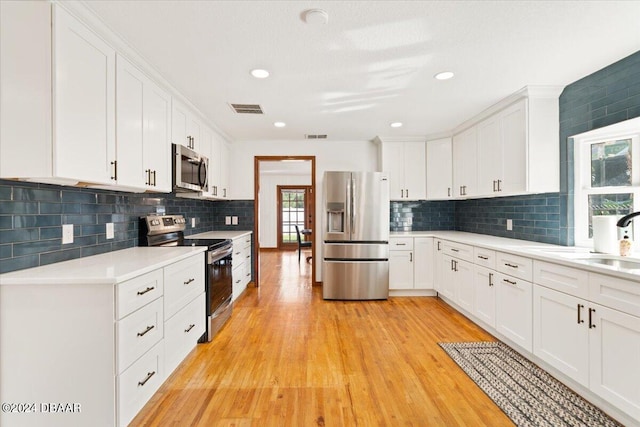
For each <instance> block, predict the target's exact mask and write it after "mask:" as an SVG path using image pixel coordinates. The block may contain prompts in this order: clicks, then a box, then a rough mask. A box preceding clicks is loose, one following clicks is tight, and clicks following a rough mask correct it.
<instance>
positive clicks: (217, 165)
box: [202, 126, 229, 199]
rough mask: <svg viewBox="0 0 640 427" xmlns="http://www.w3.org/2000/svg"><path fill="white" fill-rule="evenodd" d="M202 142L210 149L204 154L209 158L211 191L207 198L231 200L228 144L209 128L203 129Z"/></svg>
mask: <svg viewBox="0 0 640 427" xmlns="http://www.w3.org/2000/svg"><path fill="white" fill-rule="evenodd" d="M202 140H203V143H204V145H205V146H206V147H207V148H208V151H207V152H206V153H202V154H204V155H205V156H207V157H208V158H209V191H208V192H207V193H206V197H207V198H210V199H228V198H229V194H228V193H229V177H228V167H227V162H228V161H229V152H228V148H227V144H226V143H225V142H224V141H223V140H222V139H221V138H220V136H219V135H218V134H217V133H216V132H214V131H213V130H212V129H210V128H208V127H206V126H205V127H203V128H202Z"/></svg>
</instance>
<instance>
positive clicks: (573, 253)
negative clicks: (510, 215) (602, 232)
mask: <svg viewBox="0 0 640 427" xmlns="http://www.w3.org/2000/svg"><path fill="white" fill-rule="evenodd" d="M390 237H435V238H438V239H443V240H449V241H453V242H458V243H464V244H468V245H472V246H478V247H482V248H486V249H492V250H496V251H502V252H507V253H512V254H516V255H522V256H525V257H528V258H532V259H538V260H541V261H548V262H553V263H556V264H561V265H566V266H568V267H574V268H580V269H582V270H587V271H592V272H595V273H601V274H608V275H611V276H616V277H620V278H623V279H628V280H634V281H638V282H639V283H640V269H623V268H618V267H614V266H609V265H603V264H593V263H589V262H587V261H586V259H588V258H593V257H597V256H604V257H608V256H609V255H608V254H595V253H592V252H591V248H583V247H577V246H560V245H551V244H548V243H538V242H531V241H528V240H518V239H508V238H505V237H496V236H489V235H486V234H475V233H467V232H463V231H409V232H393V231H392V232H391V233H390ZM616 258H620V259H622V257H616ZM624 258H625V259H628V260H629V261H640V253H638V252H635V253H633V254H632V256H629V257H624Z"/></svg>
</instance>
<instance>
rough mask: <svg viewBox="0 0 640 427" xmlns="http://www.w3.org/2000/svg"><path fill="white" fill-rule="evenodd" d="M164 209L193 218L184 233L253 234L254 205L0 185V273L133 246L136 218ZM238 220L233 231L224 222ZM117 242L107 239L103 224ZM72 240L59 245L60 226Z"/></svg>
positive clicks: (135, 233) (11, 184) (173, 197)
mask: <svg viewBox="0 0 640 427" xmlns="http://www.w3.org/2000/svg"><path fill="white" fill-rule="evenodd" d="M159 206H164V207H165V210H166V213H167V214H182V215H184V216H185V218H187V219H188V222H189V224H190V221H191V218H196V221H197V223H196V227H195V228H191V227H188V228H187V230H186V231H185V234H195V233H200V232H203V231H209V230H223V229H231V230H253V225H254V224H253V221H254V218H253V201H202V200H191V199H183V198H178V197H176V196H175V195H174V194H135V193H122V192H116V191H103V190H92V189H80V188H75V187H62V186H55V185H47V184H35V183H25V182H17V181H5V180H0V273H4V272H9V271H14V270H20V269H24V268H29V267H36V266H39V265H45V264H51V263H54V262H59V261H66V260H69V259H74V258H80V257H85V256H89V255H95V254H100V253H104V252H110V251H114V250H118V249H124V248H128V247H133V246H136V245H137V244H138V233H139V231H138V221H139V217H140V216H144V215H147V214H149V213H154V212H156V208H157V207H159ZM227 215H230V216H231V215H235V216H238V220H239V221H238V225H237V226H225V225H224V217H225V216H227ZM108 222H113V223H114V228H115V238H114V239H109V240H107V239H106V235H105V224H106V223H108ZM63 224H74V241H73V243H71V244H66V245H62V225H63Z"/></svg>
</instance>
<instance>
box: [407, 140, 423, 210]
mask: <svg viewBox="0 0 640 427" xmlns="http://www.w3.org/2000/svg"><path fill="white" fill-rule="evenodd" d="M402 145H403V146H404V148H403V152H404V154H403V156H404V162H403V163H404V167H403V170H404V192H405V199H408V200H424V199H426V198H427V175H426V164H425V162H426V154H425V143H424V142H405V143H403V144H402Z"/></svg>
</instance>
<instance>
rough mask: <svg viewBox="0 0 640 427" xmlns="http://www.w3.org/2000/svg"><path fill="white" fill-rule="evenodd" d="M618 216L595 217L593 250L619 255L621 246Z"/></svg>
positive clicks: (593, 218) (593, 223)
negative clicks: (617, 224)
mask: <svg viewBox="0 0 640 427" xmlns="http://www.w3.org/2000/svg"><path fill="white" fill-rule="evenodd" d="M617 221H618V217H617V216H613V215H594V216H593V217H592V225H593V250H594V252H599V253H603V254H615V255H617V254H618V252H619V250H620V246H619V241H620V240H619V238H618V227H617V226H616V222H617Z"/></svg>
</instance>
